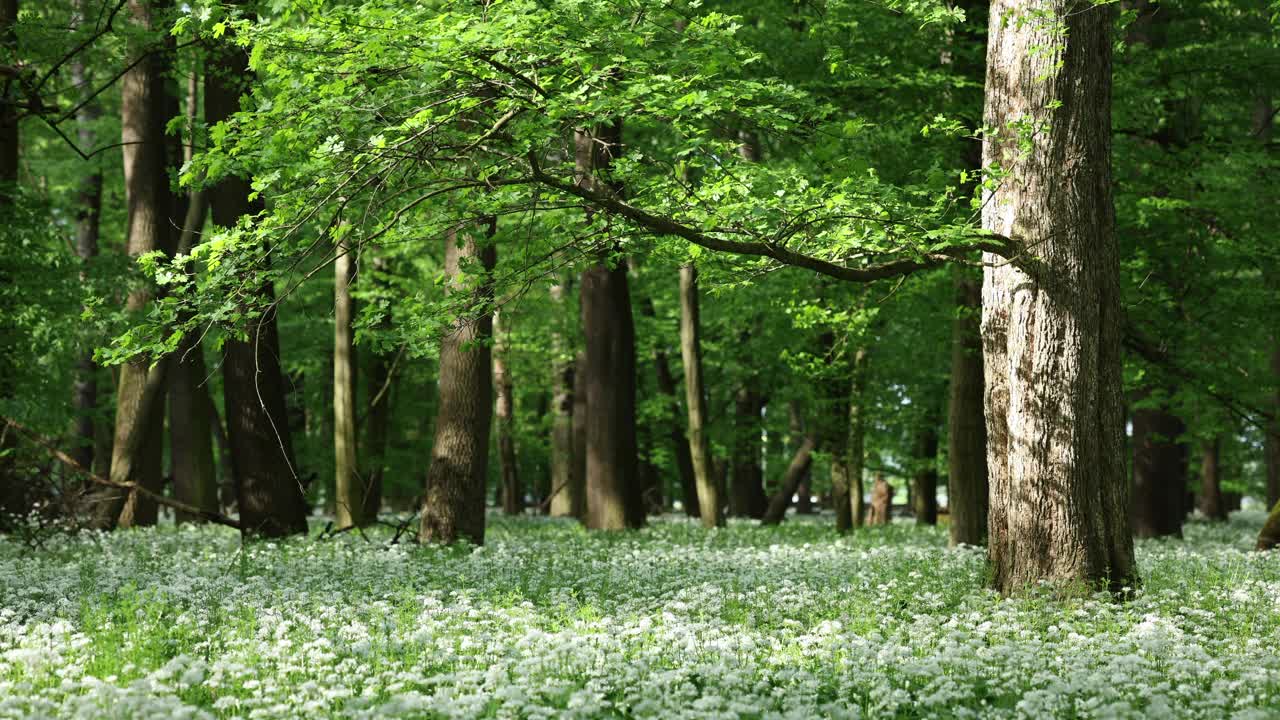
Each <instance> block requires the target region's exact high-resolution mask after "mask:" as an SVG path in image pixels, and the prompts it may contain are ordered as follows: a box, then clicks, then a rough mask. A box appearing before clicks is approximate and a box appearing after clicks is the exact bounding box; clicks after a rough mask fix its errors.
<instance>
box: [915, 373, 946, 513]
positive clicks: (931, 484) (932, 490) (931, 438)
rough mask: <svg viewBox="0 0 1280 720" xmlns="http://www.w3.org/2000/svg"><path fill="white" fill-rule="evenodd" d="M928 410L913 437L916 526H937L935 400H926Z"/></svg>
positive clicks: (936, 420)
mask: <svg viewBox="0 0 1280 720" xmlns="http://www.w3.org/2000/svg"><path fill="white" fill-rule="evenodd" d="M925 403H926V404H928V405H929V406H930V407H929V409H928V410H927V411H926V412H925V417H923V418H921V419H920V425H919V427H917V428H916V436H915V443H914V445H915V447H914V451H915V460H916V470H915V473H914V474H913V475H912V478H911V509H912V511H913V512H914V513H915V516H916V524H917V525H937V524H938V424H939V418H938V416H937V415H936V413H937V412H939V411H940V409H941V408H940V407H939V406H938V400H937V399H936V398H926V399H925Z"/></svg>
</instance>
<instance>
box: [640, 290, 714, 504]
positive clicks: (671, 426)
mask: <svg viewBox="0 0 1280 720" xmlns="http://www.w3.org/2000/svg"><path fill="white" fill-rule="evenodd" d="M641 312H643V313H644V314H645V315H647V316H649V317H654V316H656V313H655V312H654V309H653V300H652V299H650V298H645V301H644V304H643V305H642V306H641ZM653 369H654V374H655V375H656V376H657V379H658V392H660V393H662V394H663V395H665V396H667V398H668V408H669V410H668V412H667V417H666V418H665V419H666V422H667V436H668V437H669V438H670V440H671V453H672V456H673V457H674V459H675V464H676V474H677V476H678V477H679V480H680V495H681V498H682V499H683V502H684V512H685V514H686V515H688V516H689V517H702V508H701V507H699V506H698V483H697V481H696V480H695V478H694V472H693V453H692V452H690V450H689V440H688V438H686V437H685V434H684V432H682V431H681V430H680V422H679V417H680V401H679V400H677V399H676V379H675V376H674V375H673V374H672V373H671V363H670V362H668V360H667V351H666V350H664V349H663V348H662V346H661V345H660V344H659V345H656V346H655V347H654V349H653Z"/></svg>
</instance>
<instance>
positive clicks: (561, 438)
mask: <svg viewBox="0 0 1280 720" xmlns="http://www.w3.org/2000/svg"><path fill="white" fill-rule="evenodd" d="M572 282H573V281H572V278H571V277H570V276H569V275H567V274H566V275H564V276H562V277H559V278H558V279H557V282H556V284H555V285H553V286H551V303H552V305H553V306H555V307H556V308H558V309H559V311H558V312H556V314H555V315H556V318H557V319H559V318H562V317H565V316H566V313H565V312H564V311H563V310H564V306H565V303H566V301H567V296H568V293H569V292H571V290H572ZM566 334H567V333H566V332H565V331H564V329H563V328H561V327H560V326H559V324H557V325H556V327H555V329H554V332H553V334H552V336H551V347H552V354H553V358H552V367H551V372H552V377H553V387H552V391H551V392H552V397H551V406H552V413H553V416H552V420H551V503H550V513H551V515H552V516H554V517H575V518H578V519H579V520H581V519H583V518H584V517H585V515H586V501H587V496H586V488H585V487H584V486H583V484H582V481H583V480H584V479H585V477H584V474H583V473H578V472H576V471H575V468H574V457H575V455H574V424H575V423H574V412H575V410H576V408H577V404H578V403H577V401H578V397H577V395H576V393H575V382H574V381H575V377H576V375H577V373H576V372H575V367H574V361H573V355H572V353H571V352H570V350H569V341H568V338H566ZM582 400H583V401H584V402H585V400H586V397H585V396H584V397H583V398H582ZM584 410H585V407H584ZM585 429H586V426H585V425H584V426H583V430H585Z"/></svg>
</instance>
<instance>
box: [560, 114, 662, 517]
mask: <svg viewBox="0 0 1280 720" xmlns="http://www.w3.org/2000/svg"><path fill="white" fill-rule="evenodd" d="M621 142H622V123H621V121H617V122H614V123H613V124H612V125H608V126H600V127H597V128H594V129H593V130H591V131H589V132H587V131H580V132H578V133H576V137H575V151H576V157H575V159H576V165H577V172H578V183H579V185H582V186H584V187H588V188H590V189H592V190H594V191H597V192H609V193H617V192H618V191H619V190H620V188H617V187H615V186H613V185H612V184H611V183H609V182H607V181H604V180H602V179H601V177H600V175H601V173H605V172H607V171H608V168H609V166H610V164H611V163H612V161H613V158H614V156H615V154H616V153H617V152H618V150H619V147H620V145H621ZM608 254H609V253H608V252H607V251H605V252H604V253H602V254H601V257H599V258H598V259H597V260H596V262H595V264H594V265H592V266H591V267H589V268H587V270H586V271H584V272H583V274H582V296H581V302H582V328H583V336H584V338H585V344H586V359H587V363H586V379H585V382H586V392H587V413H588V416H589V417H588V418H587V422H586V425H587V438H586V442H587V478H586V487H587V527H589V528H592V529H596V530H623V529H628V528H638V527H640V526H641V525H643V524H644V519H645V512H644V500H643V496H642V494H641V488H640V477H639V458H638V455H637V451H636V338H635V324H634V322H633V319H632V316H631V291H630V288H629V283H628V279H627V264H626V262H625V261H622V260H620V259H617V258H615V259H614V262H613V264H610V258H609V257H608Z"/></svg>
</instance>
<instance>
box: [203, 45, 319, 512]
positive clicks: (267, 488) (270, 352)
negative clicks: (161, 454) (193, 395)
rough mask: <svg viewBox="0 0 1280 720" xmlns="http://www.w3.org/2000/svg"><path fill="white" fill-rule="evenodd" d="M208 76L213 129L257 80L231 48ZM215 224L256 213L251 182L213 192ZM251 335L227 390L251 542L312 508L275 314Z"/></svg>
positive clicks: (235, 350)
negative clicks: (300, 469) (297, 454)
mask: <svg viewBox="0 0 1280 720" xmlns="http://www.w3.org/2000/svg"><path fill="white" fill-rule="evenodd" d="M207 63H208V65H207V67H208V72H207V73H206V76H205V85H204V92H205V96H204V99H205V102H204V107H205V120H206V122H208V124H209V125H210V126H213V125H216V124H217V123H219V122H221V121H223V120H225V119H227V118H228V117H230V116H231V115H232V114H233V113H235V112H236V111H238V110H239V109H240V97H241V95H242V94H244V93H247V92H248V88H247V85H248V84H249V82H250V77H251V76H250V72H249V69H248V67H249V58H248V53H247V51H246V50H244V49H243V48H240V47H238V46H235V45H233V44H232V43H226V44H224V45H223V46H222V47H220V48H217V49H216V51H214V52H211V53H210V55H209V58H208V61H207ZM207 192H208V193H209V207H210V210H211V217H212V219H213V223H214V224H215V225H218V226H221V227H232V226H234V225H235V224H236V223H237V222H238V221H239V219H240V217H241V216H242V215H246V214H250V213H253V212H256V211H257V210H259V209H260V208H261V204H260V203H256V202H254V203H251V202H250V201H249V193H250V192H251V188H250V187H249V182H248V180H247V179H245V178H240V177H226V178H223V179H221V180H219V181H218V182H217V184H215V185H214V186H213V187H211V188H209V190H208V191H207ZM253 293H254V294H255V295H256V296H257V300H258V301H259V302H261V303H263V305H264V306H266V307H268V308H273V305H272V303H273V301H274V298H275V288H274V287H273V286H272V283H271V282H270V281H266V282H262V283H261V284H260V285H259V286H258V287H257V289H256V290H254V291H253ZM244 333H245V337H244V339H241V338H239V337H228V338H227V340H226V342H225V343H224V345H223V357H222V386H223V399H224V402H225V405H226V418H225V419H226V434H227V443H228V446H229V447H230V449H231V464H232V468H231V472H232V475H233V476H234V477H235V481H236V504H237V506H238V507H239V509H240V522H241V524H242V527H243V529H242V530H241V533H242V534H243V535H244V536H246V537H283V536H286V535H293V534H296V533H305V532H306V531H307V505H306V499H305V498H304V496H303V492H302V485H301V483H300V481H299V478H298V476H297V472H296V469H297V462H296V461H295V458H294V453H293V436H292V433H291V431H290V428H289V422H288V417H287V415H286V405H285V398H284V395H285V379H284V373H283V372H281V369H280V337H279V333H278V332H277V329H276V315H275V311H274V309H268V310H266V311H264V312H262V313H261V314H258V315H256V316H253V317H251V318H250V319H249V320H248V321H247V323H246V327H245V328H244Z"/></svg>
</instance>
